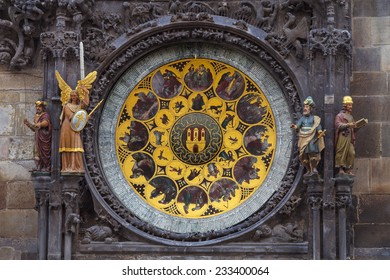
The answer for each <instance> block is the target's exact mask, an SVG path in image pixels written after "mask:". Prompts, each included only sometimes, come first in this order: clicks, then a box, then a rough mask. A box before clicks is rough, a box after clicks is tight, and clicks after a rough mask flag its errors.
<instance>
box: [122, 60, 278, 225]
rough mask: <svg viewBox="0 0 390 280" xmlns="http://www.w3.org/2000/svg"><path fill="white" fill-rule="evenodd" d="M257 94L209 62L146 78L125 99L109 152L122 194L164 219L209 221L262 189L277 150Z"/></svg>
mask: <svg viewBox="0 0 390 280" xmlns="http://www.w3.org/2000/svg"><path fill="white" fill-rule="evenodd" d="M275 126H276V124H275V119H274V115H273V112H272V109H271V107H270V104H269V101H268V100H267V97H266V96H265V95H264V93H263V92H262V89H261V88H260V87H259V86H258V85H257V84H256V83H255V82H254V81H253V80H251V79H250V78H249V77H248V76H246V75H245V74H244V73H243V72H241V71H240V70H238V69H236V68H235V67H233V66H230V65H229V64H227V63H223V62H220V61H216V60H212V59H201V58H193V59H183V60H177V61H173V62H171V63H168V64H165V65H163V66H161V67H159V68H158V69H156V70H155V71H153V72H152V73H149V74H148V75H146V76H145V77H144V78H143V79H142V80H141V81H140V82H139V83H138V84H137V85H136V86H135V87H134V89H132V90H131V91H130V92H129V93H128V96H127V97H126V99H125V101H124V103H123V106H122V108H121V110H120V113H119V117H118V119H117V123H116V128H115V149H116V156H117V161H118V162H119V167H120V171H121V172H122V174H123V177H124V179H125V181H126V182H127V184H128V188H129V190H130V191H131V192H133V193H135V194H136V195H137V196H138V197H139V198H140V199H141V200H142V201H143V202H144V203H145V204H147V205H149V206H151V207H152V208H153V209H155V210H156V211H159V212H162V213H164V214H167V215H171V216H175V217H180V218H188V219H194V218H196V219H207V218H210V217H212V216H218V215H221V214H223V213H227V212H229V211H231V210H232V209H234V208H236V207H237V206H239V205H241V204H243V203H245V201H247V200H248V199H249V198H250V197H251V196H252V194H253V193H254V192H256V191H257V190H258V189H259V188H262V183H263V181H264V179H265V178H266V176H267V174H268V172H269V170H270V167H271V165H272V162H273V158H274V154H275V149H276V145H277V143H276V128H275Z"/></svg>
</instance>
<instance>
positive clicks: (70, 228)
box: [61, 173, 84, 260]
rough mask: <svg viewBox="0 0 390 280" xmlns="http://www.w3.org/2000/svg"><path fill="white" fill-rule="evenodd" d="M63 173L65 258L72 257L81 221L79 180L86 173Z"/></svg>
mask: <svg viewBox="0 0 390 280" xmlns="http://www.w3.org/2000/svg"><path fill="white" fill-rule="evenodd" d="M61 175H62V182H63V184H62V200H63V202H64V207H65V208H64V211H65V215H64V218H65V220H64V259H65V260H70V259H71V258H72V251H73V247H74V242H73V238H74V236H77V228H78V227H77V225H78V224H79V223H80V215H79V196H80V191H79V182H80V180H81V179H82V178H83V177H84V174H79V173H77V174H61Z"/></svg>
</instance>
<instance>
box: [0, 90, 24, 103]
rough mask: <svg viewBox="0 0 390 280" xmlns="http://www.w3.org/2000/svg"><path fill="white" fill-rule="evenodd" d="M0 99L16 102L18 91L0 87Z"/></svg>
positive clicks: (6, 101)
mask: <svg viewBox="0 0 390 280" xmlns="http://www.w3.org/2000/svg"><path fill="white" fill-rule="evenodd" d="M0 100H1V102H3V103H8V104H10V103H17V102H19V100H20V96H19V93H17V92H14V91H8V90H4V89H3V88H0Z"/></svg>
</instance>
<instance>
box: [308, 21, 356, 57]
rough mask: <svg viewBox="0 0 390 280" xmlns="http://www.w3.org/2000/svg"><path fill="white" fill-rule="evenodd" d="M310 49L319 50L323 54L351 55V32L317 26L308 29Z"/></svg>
mask: <svg viewBox="0 0 390 280" xmlns="http://www.w3.org/2000/svg"><path fill="white" fill-rule="evenodd" d="M309 41H310V51H312V52H313V51H319V52H322V54H323V55H325V56H326V55H336V54H337V53H343V54H344V55H346V56H347V57H350V56H351V51H352V46H351V33H350V32H349V31H348V30H341V29H335V28H319V29H314V30H311V31H310V36H309Z"/></svg>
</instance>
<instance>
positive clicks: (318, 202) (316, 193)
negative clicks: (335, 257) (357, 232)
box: [303, 174, 324, 260]
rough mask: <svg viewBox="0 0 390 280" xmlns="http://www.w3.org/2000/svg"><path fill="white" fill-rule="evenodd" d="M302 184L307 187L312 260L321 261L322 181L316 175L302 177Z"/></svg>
mask: <svg viewBox="0 0 390 280" xmlns="http://www.w3.org/2000/svg"><path fill="white" fill-rule="evenodd" d="M303 183H304V184H305V185H306V186H307V199H308V204H309V205H310V209H311V219H310V228H311V233H310V235H309V236H310V237H311V241H312V242H311V246H312V254H313V259H314V260H319V259H321V210H322V202H323V199H322V195H323V194H322V193H323V186H324V180H322V179H321V177H320V176H319V175H318V174H314V175H311V176H304V177H303Z"/></svg>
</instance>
